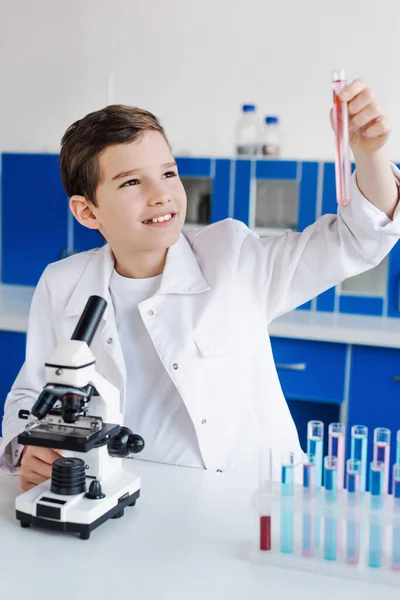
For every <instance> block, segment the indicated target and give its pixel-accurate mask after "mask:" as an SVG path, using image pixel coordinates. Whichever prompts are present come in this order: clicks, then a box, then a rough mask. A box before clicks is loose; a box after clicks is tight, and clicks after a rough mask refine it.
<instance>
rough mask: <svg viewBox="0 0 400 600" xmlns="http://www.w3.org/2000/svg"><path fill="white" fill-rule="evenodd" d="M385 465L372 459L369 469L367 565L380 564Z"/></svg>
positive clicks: (376, 566)
mask: <svg viewBox="0 0 400 600" xmlns="http://www.w3.org/2000/svg"><path fill="white" fill-rule="evenodd" d="M384 481H385V465H384V463H383V462H375V461H372V463H371V467H370V471H369V491H370V494H371V497H370V501H371V509H372V510H371V522H370V525H369V550H368V566H370V567H373V568H379V567H381V566H382V550H383V525H382V522H381V517H382V510H383V505H384V497H385V494H384Z"/></svg>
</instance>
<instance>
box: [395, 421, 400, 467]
mask: <svg viewBox="0 0 400 600" xmlns="http://www.w3.org/2000/svg"><path fill="white" fill-rule="evenodd" d="M396 465H400V429H399V430H398V431H397V437H396Z"/></svg>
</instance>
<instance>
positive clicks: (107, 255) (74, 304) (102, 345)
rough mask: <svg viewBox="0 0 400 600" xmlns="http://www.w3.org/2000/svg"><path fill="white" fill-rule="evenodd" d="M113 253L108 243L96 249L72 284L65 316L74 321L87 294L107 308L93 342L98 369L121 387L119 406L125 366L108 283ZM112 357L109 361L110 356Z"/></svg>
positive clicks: (124, 377) (122, 401) (81, 309)
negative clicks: (97, 299)
mask: <svg viewBox="0 0 400 600" xmlns="http://www.w3.org/2000/svg"><path fill="white" fill-rule="evenodd" d="M113 268H114V257H113V254H112V252H111V249H110V247H109V245H108V244H106V245H105V246H103V247H102V248H100V249H98V250H96V251H95V253H94V254H93V257H92V258H91V260H90V261H89V263H88V265H87V267H86V269H85V270H84V272H83V273H82V276H81V278H80V280H79V282H78V285H77V286H76V287H75V289H74V291H73V293H72V295H71V298H70V300H69V302H68V304H67V306H66V309H65V316H66V317H67V318H68V319H70V318H73V319H74V321H75V322H76V323H77V322H78V319H79V317H80V315H81V314H82V311H83V309H84V307H85V305H86V302H87V301H88V298H89V296H93V295H95V296H101V297H102V298H104V299H105V300H106V301H107V308H106V310H105V312H104V315H103V318H102V320H101V323H100V325H99V329H98V332H97V334H96V335H95V337H94V339H93V342H92V351H93V354H94V355H95V357H96V363H97V369H98V371H99V372H100V373H101V375H103V376H104V377H106V378H107V379H108V380H109V381H110V382H111V383H113V384H114V385H115V386H116V387H118V389H119V390H120V391H121V408H122V409H123V405H124V402H125V390H126V369H125V361H124V356H123V353H122V348H121V344H120V340H119V335H118V330H117V325H116V320H115V314H114V307H113V304H112V299H111V296H110V292H109V283H110V279H111V275H112V271H113ZM110 357H111V359H112V361H110V360H109V358H110Z"/></svg>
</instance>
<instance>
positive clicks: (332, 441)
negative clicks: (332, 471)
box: [328, 423, 346, 491]
mask: <svg viewBox="0 0 400 600" xmlns="http://www.w3.org/2000/svg"><path fill="white" fill-rule="evenodd" d="M345 431H346V428H345V426H344V425H343V423H331V424H330V425H329V438H328V454H329V456H331V457H333V456H335V457H336V458H337V489H338V491H341V490H342V489H343V486H344V463H345Z"/></svg>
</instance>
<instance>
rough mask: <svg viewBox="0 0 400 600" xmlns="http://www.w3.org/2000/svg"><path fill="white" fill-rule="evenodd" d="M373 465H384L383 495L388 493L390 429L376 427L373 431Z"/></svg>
mask: <svg viewBox="0 0 400 600" xmlns="http://www.w3.org/2000/svg"><path fill="white" fill-rule="evenodd" d="M373 462H374V463H382V464H383V465H384V476H383V493H384V494H385V495H386V494H387V493H388V492H389V468H390V429H386V427H377V428H376V429H375V430H374V460H373Z"/></svg>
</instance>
